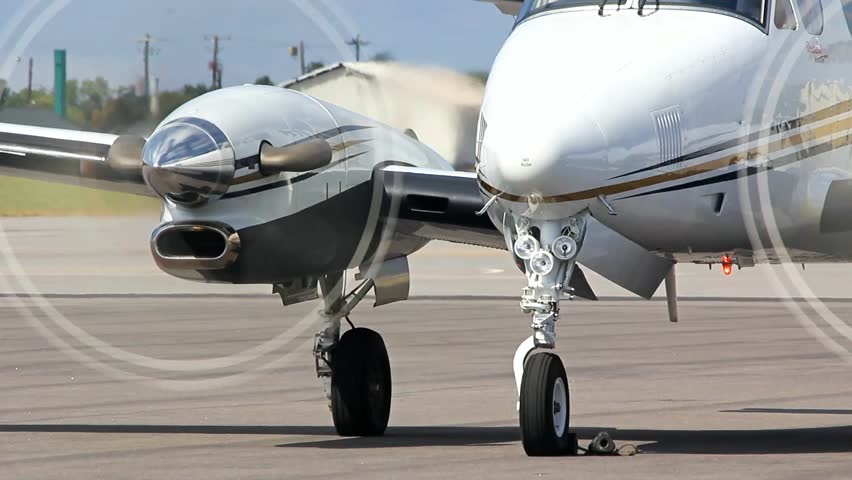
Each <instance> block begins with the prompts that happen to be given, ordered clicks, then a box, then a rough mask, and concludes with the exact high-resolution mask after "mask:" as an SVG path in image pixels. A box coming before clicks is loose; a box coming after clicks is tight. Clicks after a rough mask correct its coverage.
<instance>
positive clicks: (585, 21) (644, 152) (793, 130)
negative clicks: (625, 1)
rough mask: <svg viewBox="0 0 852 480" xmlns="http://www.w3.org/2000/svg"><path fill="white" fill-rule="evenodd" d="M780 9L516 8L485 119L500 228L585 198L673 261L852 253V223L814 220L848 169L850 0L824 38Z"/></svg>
mask: <svg viewBox="0 0 852 480" xmlns="http://www.w3.org/2000/svg"><path fill="white" fill-rule="evenodd" d="M528 3H530V2H528ZM557 3H558V2H557ZM775 3H776V2H768V3H767V4H766V5H767V7H766V8H771V9H772V10H771V11H770V12H767V14H766V15H765V17H764V18H765V19H766V22H765V23H766V26H765V27H761V26H760V25H757V24H755V22H752V21H746V20H745V19H743V18H740V17H738V16H736V15H731V14H725V13H720V12H713V11H704V10H698V9H678V8H673V7H666V6H663V7H660V8H659V10H656V9H655V7H654V5H653V4H651V3H649V4H648V5H646V6H645V10H644V13H643V15H638V14H637V10H636V9H635V8H628V6H621V7H620V8H619V7H617V6H615V5H612V6H608V7H606V8H605V9H604V14H603V15H599V13H598V7H597V5H595V6H575V7H571V8H554V9H552V10H550V11H545V12H541V13H538V14H534V15H531V16H529V17H528V18H522V19H521V21H519V23H518V24H517V25H516V28H515V29H514V31H513V33H512V34H511V36H510V37H509V38H508V40H507V41H506V43H505V46H504V47H503V49H502V51H501V52H500V54H499V56H498V57H497V59H496V61H495V64H494V67H493V70H492V73H491V76H490V78H489V82H488V85H487V89H486V97H485V102H484V105H483V109H482V120H481V122H480V132H479V140H480V142H481V144H480V147H479V159H478V172H479V177H480V187H481V188H482V190H483V194H484V195H486V196H487V197H489V198H490V197H492V196H495V195H496V196H498V199H497V203H498V205H499V208H493V209H492V210H491V211H490V213H491V217H492V220H493V221H494V223H495V224H496V225H498V228H502V225H503V224H504V222H505V219H504V217H503V213H504V212H505V211H509V212H510V213H511V214H512V215H513V216H514V217H520V216H523V217H526V218H528V219H531V220H553V219H562V218H568V217H571V216H573V215H576V214H578V213H579V212H581V211H584V210H587V211H589V212H590V213H591V214H592V216H594V217H595V218H596V219H597V220H599V221H600V222H602V223H604V224H605V225H607V226H608V227H610V228H612V229H613V230H615V231H617V232H619V233H621V234H622V235H624V236H625V237H627V238H629V239H631V240H633V241H634V242H636V243H638V244H640V245H642V246H643V247H645V248H647V249H648V250H651V251H655V252H661V253H664V254H670V255H671V257H672V258H674V259H675V260H677V261H695V262H718V261H719V258H720V257H721V255H732V254H734V255H739V256H741V257H743V258H745V257H750V258H756V259H758V261H779V260H784V259H787V260H788V261H790V260H792V261H796V262H800V261H801V262H804V261H808V262H811V261H844V260H848V259H849V258H852V234H850V233H849V232H848V231H847V232H844V231H842V230H843V228H840V231H838V229H837V228H833V229H832V232H831V233H826V232H824V231H821V227H820V223H821V217H822V213H823V210H824V207H825V202H826V199H827V193H828V190H829V186H830V185H831V183H832V181H835V180H843V179H848V178H850V171H852V165H851V164H850V163H852V162H850V158H851V157H852V155H850V139H849V138H848V137H847V136H848V135H849V133H850V131H852V130H850V128H852V102H851V101H850V99H852V84H850V82H852V81H850V79H852V55H850V54H849V53H847V52H849V51H852V49H850V46H852V35H850V29H849V28H848V27H847V23H846V19H845V17H844V15H843V13H842V6H841V3H840V0H826V1H824V2H823V5H824V28H823V31H822V33H821V34H819V35H812V34H810V33H809V32H808V31H807V30H808V29H806V28H805V25H804V24H803V22H802V20H801V15H800V13H799V11H798V10H796V15H797V17H796V18H798V19H799V21H798V28H797V29H796V30H791V29H781V28H779V27H778V26H777V25H776V22H774V21H773V18H774V17H773V15H774V14H775V11H774V9H775V8H776V4H775ZM634 7H635V5H634ZM607 204H609V206H611V207H612V208H613V209H614V210H615V213H617V215H609V214H608V211H607ZM776 233H777V235H776ZM782 247H785V248H786V249H787V250H786V255H789V256H788V257H785V256H784V255H782V254H781V253H780V252H779V250H780V249H781V248H782Z"/></svg>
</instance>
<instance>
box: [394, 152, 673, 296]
mask: <svg viewBox="0 0 852 480" xmlns="http://www.w3.org/2000/svg"><path fill="white" fill-rule="evenodd" d="M379 184H380V185H381V189H382V194H383V195H384V200H385V201H384V207H383V215H384V216H385V217H393V218H392V219H391V221H395V222H396V230H397V231H399V232H401V233H403V234H406V235H411V236H414V237H419V238H422V239H424V240H444V241H447V242H453V243H464V244H468V245H479V246H483V247H491V248H499V249H503V250H507V247H506V240H505V239H504V237H503V234H502V233H501V232H500V231H499V230H497V228H496V227H495V226H494V224H492V223H491V220H490V219H489V218H488V217H487V216H485V215H482V216H480V215H477V212H479V211H481V210H482V208H483V207H484V206H485V201H484V200H483V198H482V195H481V194H480V193H479V184H478V181H477V177H476V174H475V173H466V172H453V171H445V170H428V169H422V168H413V167H403V166H391V167H387V168H385V169H384V170H382V171H381V177H380V182H379ZM507 254H508V252H507ZM578 261H579V263H580V264H582V265H583V266H584V267H587V268H589V269H590V270H592V271H594V272H596V273H597V274H599V275H601V276H602V277H604V278H606V279H608V280H609V281H611V282H613V283H615V284H616V285H619V286H621V287H622V288H624V289H626V290H629V291H630V292H633V293H635V294H637V295H639V296H642V297H645V298H650V297H651V296H652V295H653V294H654V292H655V291H656V290H657V288H658V287H659V286H660V284H661V283H662V282H663V280H664V279H665V277H666V274H667V273H668V272H669V271H670V270H671V267H672V262H671V260H669V259H667V258H664V257H661V256H659V255H656V254H654V253H652V252H650V251H648V250H646V249H645V248H643V247H641V246H640V245H638V244H636V243H635V242H633V241H631V240H629V239H628V238H625V237H624V236H622V235H621V234H619V233H617V232H615V231H614V230H612V229H610V228H608V227H606V226H605V225H603V224H602V223H600V222H598V221H597V220H594V219H592V220H591V222H590V224H589V227H588V229H587V231H586V241H585V242H584V245H583V248H582V249H581V250H580V256H579V257H578ZM569 285H570V286H572V287H573V288H574V289H575V293H576V294H577V295H578V296H581V297H583V298H589V299H594V297H595V295H594V293H593V292H592V289H591V288H590V287H589V285H588V283H587V282H586V278H585V275H584V274H583V272H582V270H581V269H579V268H578V269H575V273H574V275H573V276H572V278H571V280H570V281H569Z"/></svg>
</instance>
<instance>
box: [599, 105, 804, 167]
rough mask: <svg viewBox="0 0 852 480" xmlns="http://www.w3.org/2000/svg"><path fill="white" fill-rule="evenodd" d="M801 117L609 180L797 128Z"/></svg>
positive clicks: (677, 162) (685, 160)
mask: <svg viewBox="0 0 852 480" xmlns="http://www.w3.org/2000/svg"><path fill="white" fill-rule="evenodd" d="M800 122H801V119H798V118H797V119H795V120H790V121H789V122H784V123H780V124H778V125H773V126H772V127H769V128H767V129H765V130H761V131H759V132H753V133H751V134H749V135H744V136H742V137H739V138H734V139H731V140H728V141H725V142H721V143H717V144H715V145H711V146H709V147H706V148H702V149H701V150H696V151H695V152H692V153H687V154H686V155H681V156H679V157H677V158H673V159H671V160H666V161H664V162H660V163H657V164H654V165H650V166H648V167H643V168H640V169H638V170H633V171H632V172H627V173H623V174H621V175H618V176H615V177H612V178H610V180H615V179H617V178H622V177H627V176H630V175H635V174H637V173H643V172H647V171H650V170H656V169H658V168H663V167H668V166H671V165H677V164H679V163H684V162H688V161H690V160H695V159H696V158H700V157H703V156H706V155H711V154H714V153H718V152H721V151H723V150H727V149H729V148H733V147H738V146H741V145H746V144H748V143H751V142H753V141H755V140H760V139H761V138H766V137H771V136H772V135H775V134H778V133H783V132H786V131H788V130H792V129H794V128H799V126H800Z"/></svg>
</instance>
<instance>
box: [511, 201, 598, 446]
mask: <svg viewBox="0 0 852 480" xmlns="http://www.w3.org/2000/svg"><path fill="white" fill-rule="evenodd" d="M587 217H588V213H585V212H584V213H581V214H579V215H577V216H575V217H571V218H568V219H565V220H547V221H540V222H532V221H530V220H528V219H526V218H524V217H521V218H520V219H518V220H517V221H516V233H517V235H516V236H514V239H513V244H512V245H509V248H510V249H512V251H514V253H515V255H516V256H517V257H518V258H520V259H521V260H523V261H524V267H525V271H526V275H527V287H526V288H524V290H523V293H522V294H521V310H522V311H523V312H524V313H526V314H529V315H531V317H532V329H533V334H532V336H530V338H528V339H527V340H525V341H524V342H523V343H521V345H520V346H519V347H518V350H517V352H516V353H515V361H514V367H515V381H516V383H517V386H518V396H519V401H518V414H519V419H520V426H521V442H522V443H523V446H524V451H526V453H527V455H530V456H542V455H562V454H566V453H568V452H569V451H571V449H572V447H573V446H572V445H570V444H569V442H570V439H571V438H572V437H571V436H570V435H569V433H568V426H569V419H570V405H569V399H570V395H569V391H568V378H567V376H566V375H565V368H564V367H563V365H562V360H560V358H559V356H558V355H556V354H554V353H550V352H541V351H539V350H542V349H547V350H552V349H554V348H556V322H557V320H559V302H560V300H561V299H562V298H563V296H564V297H567V298H571V288H570V287H568V286H567V283H568V279H570V278H571V273H572V272H573V270H574V266H575V264H576V256H577V253H578V252H579V250H580V248H581V247H582V244H583V239H584V237H585V233H586V221H587Z"/></svg>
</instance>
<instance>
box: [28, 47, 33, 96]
mask: <svg viewBox="0 0 852 480" xmlns="http://www.w3.org/2000/svg"><path fill="white" fill-rule="evenodd" d="M31 103H33V57H30V68H29V72H28V73H27V105H29V104H31Z"/></svg>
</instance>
